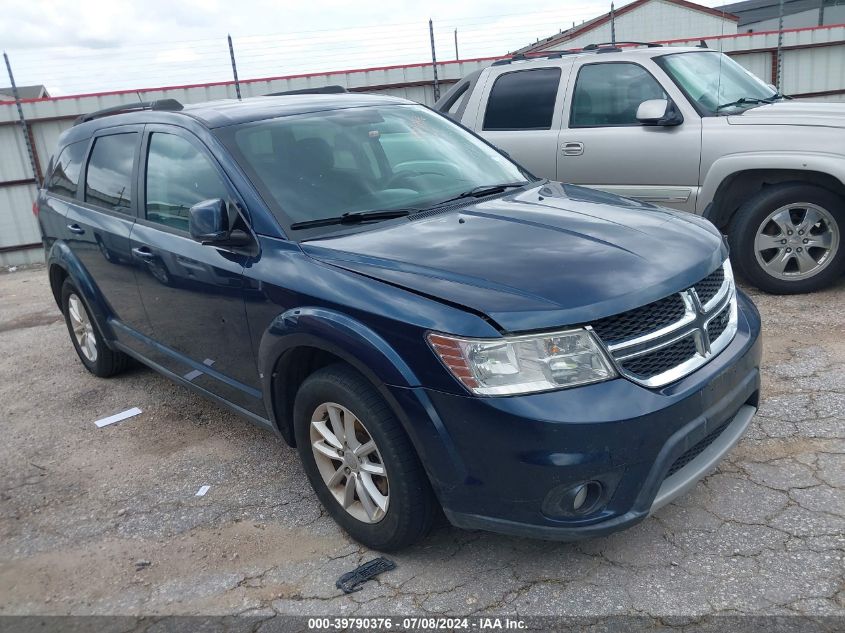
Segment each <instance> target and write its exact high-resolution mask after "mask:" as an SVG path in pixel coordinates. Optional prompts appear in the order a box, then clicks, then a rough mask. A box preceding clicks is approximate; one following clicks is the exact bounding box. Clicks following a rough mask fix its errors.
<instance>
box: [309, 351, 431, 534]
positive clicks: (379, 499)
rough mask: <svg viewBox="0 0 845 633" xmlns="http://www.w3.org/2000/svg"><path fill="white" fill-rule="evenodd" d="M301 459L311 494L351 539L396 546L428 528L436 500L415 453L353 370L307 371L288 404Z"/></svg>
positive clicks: (336, 367)
mask: <svg viewBox="0 0 845 633" xmlns="http://www.w3.org/2000/svg"><path fill="white" fill-rule="evenodd" d="M294 425H295V428H294V431H295V433H296V444H297V449H298V451H299V455H300V458H301V459H302V464H303V467H304V469H305V472H306V474H307V475H308V479H309V480H310V481H311V485H312V486H313V487H314V491H315V492H316V493H317V497H318V498H319V499H320V501H321V502H322V504H323V506H324V507H325V508H326V510H328V511H329V514H331V515H332V517H333V518H334V520H335V521H337V523H338V524H340V526H341V527H343V528H344V529H345V530H346V531H347V532H348V533H349V534H350V535H351V536H352V537H353V538H354V539H355V540H357V541H359V542H360V543H363V544H364V545H366V546H367V547H371V548H373V549H376V550H385V551H386V550H396V549H401V548H403V547H406V546H408V545H411V544H412V543H414V542H416V541H418V540H419V539H421V538H422V537H423V536H424V535H425V534H426V533H427V532H428V530H429V529H430V528H431V525H432V522H433V519H434V516H435V512H436V507H437V506H436V500H435V498H434V493H433V492H432V490H431V485H430V484H429V482H428V478H427V476H426V474H425V471H424V470H423V467H422V464H420V461H419V458H418V457H417V455H416V452H415V451H414V449H413V446H412V445H411V442H410V440H409V439H408V436H407V435H406V434H405V431H404V430H403V428H402V426H401V425H400V424H399V421H398V420H397V419H396V418H395V416H394V415H393V413H392V412H391V410H390V408H389V407H388V406H387V404H386V403H385V401H384V399H383V398H382V397H381V396H380V395H379V393H378V392H377V391H376V390H375V389H374V388H373V386H372V385H371V384H370V383H369V382H368V381H367V380H366V379H365V378H364V377H363V376H361V375H360V374H358V373H357V372H355V371H354V370H353V369H352V368H350V367H347V366H345V365H331V366H329V367H325V368H323V369H320V370H318V371H317V372H315V373H313V374H312V375H311V376H309V377H308V378H307V379H306V380H305V382H304V383H303V384H302V386H301V387H300V389H299V392H298V393H297V395H296V401H295V403H294Z"/></svg>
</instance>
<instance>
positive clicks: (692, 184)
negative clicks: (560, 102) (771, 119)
mask: <svg viewBox="0 0 845 633" xmlns="http://www.w3.org/2000/svg"><path fill="white" fill-rule="evenodd" d="M651 65H653V64H651ZM655 70H656V71H659V69H655ZM659 72H661V73H662V71H659ZM571 81H572V82H573V85H574V86H573V88H572V89H570V90H569V91H568V95H567V97H566V116H565V123H564V126H563V129H562V131H561V134H560V148H559V152H558V163H557V165H558V170H557V180H560V181H562V182H571V183H575V184H580V185H589V186H595V187H596V188H598V189H603V190H605V191H610V192H612V193H618V194H620V195H623V196H629V197H632V198H637V199H640V200H645V201H649V202H654V203H657V204H663V205H668V206H672V207H676V208H678V209H683V210H686V211H695V201H696V196H697V194H698V171H699V163H700V158H701V119H700V118H699V117H698V115H697V113H695V111H694V110H692V108H691V107H690V106H689V104H688V103H687V102H686V99H684V98H683V96H682V95H680V94H678V93H677V90H676V89H674V88H673V87H667V88H666V89H664V86H663V85H661V84H660V82H659V81H658V80H657V79H656V78H655V76H654V74H653V73H652V72H651V71H650V70H649V68H646V67H645V66H644V65H642V64H639V63H635V62H628V61H624V62H623V61H618V62H617V61H607V62H605V61H588V62H583V61H582V62H580V63H579V66H578V67H577V68H576V71H575V72H573V76H572V80H571ZM667 86H668V82H667ZM667 90H671V91H672V94H669V93H667ZM668 97H671V98H672V100H673V101H674V102H675V104H676V105H677V106H678V107H679V108H680V109H681V112H682V114H683V116H684V122H683V123H682V124H680V125H677V126H667V127H660V126H644V125H642V124H640V123H639V122H638V121H637V118H636V114H637V108H638V107H639V105H640V103H642V102H643V101H647V100H649V99H666V98H668Z"/></svg>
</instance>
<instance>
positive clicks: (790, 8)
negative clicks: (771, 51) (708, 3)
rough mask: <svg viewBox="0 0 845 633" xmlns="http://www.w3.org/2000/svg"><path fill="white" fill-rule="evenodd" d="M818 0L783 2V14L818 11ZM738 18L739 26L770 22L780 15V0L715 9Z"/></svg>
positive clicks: (748, 0) (747, 1) (759, 0)
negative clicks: (764, 21)
mask: <svg viewBox="0 0 845 633" xmlns="http://www.w3.org/2000/svg"><path fill="white" fill-rule="evenodd" d="M819 6H820V4H819V0H784V2H783V14H784V15H793V14H795V13H801V12H803V11H810V10H812V9H816V10H818V9H819ZM717 8H718V9H719V10H725V11H728V12H730V13H733V14H734V15H737V16H739V26H745V25H746V24H751V23H754V22H762V21H763V20H771V19H772V18H776V17H778V16H779V15H780V0H745V2H734V3H732V4H725V5H723V6H721V7H717Z"/></svg>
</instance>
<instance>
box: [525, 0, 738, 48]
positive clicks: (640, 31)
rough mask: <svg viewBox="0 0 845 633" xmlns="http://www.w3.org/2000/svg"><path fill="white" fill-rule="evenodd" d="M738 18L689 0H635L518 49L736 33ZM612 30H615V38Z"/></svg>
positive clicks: (654, 40) (577, 46)
mask: <svg viewBox="0 0 845 633" xmlns="http://www.w3.org/2000/svg"><path fill="white" fill-rule="evenodd" d="M611 17H612V19H611ZM738 21H739V18H738V17H737V16H735V15H731V14H730V13H727V12H725V11H721V10H717V9H710V8H708V7H704V6H701V5H700V4H695V3H693V2H688V1H687V0H635V2H631V3H630V4H626V5H624V6H622V7H619V8H617V9H616V10H614V11H613V14H612V16H611V13H610V12H608V13H605V14H604V15H600V16H598V17H597V18H593V19H592V20H587V21H586V22H584V23H583V24H579V25H577V26H573V27H572V28H570V29H567V30H565V31H561V32H560V33H558V34H557V35H551V36H549V37H547V38H545V39H542V40H539V41H537V42H535V43H534V44H530V45H529V46H525V47H524V48H521V49H519V50H518V51H516V52H518V53H531V52H538V51H545V50H565V49H575V48H583V47H584V46H586V45H587V44H595V43H598V42H610V41H613V40H615V41H617V42H619V41H623V40H628V41H634V42H656V41H660V40H668V39H677V38H689V37H701V36H702V35H733V34H735V33H736V32H737V27H736V25H737V22H738ZM612 30H615V32H616V33H615V35H616V37H615V38H614V37H613V34H612V32H611V31H612Z"/></svg>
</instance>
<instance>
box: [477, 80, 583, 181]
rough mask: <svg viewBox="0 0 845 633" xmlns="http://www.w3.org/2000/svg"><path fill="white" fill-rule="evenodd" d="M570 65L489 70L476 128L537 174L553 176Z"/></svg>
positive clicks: (544, 176)
mask: <svg viewBox="0 0 845 633" xmlns="http://www.w3.org/2000/svg"><path fill="white" fill-rule="evenodd" d="M570 69H571V65H569V64H567V65H563V66H560V65H549V66H532V67H531V68H523V69H520V68H518V67H514V66H512V65H507V66H502V67H500V68H495V69H494V71H492V72H491V73H490V74H489V75H488V76H487V82H486V85H485V86H484V88H483V94H482V97H481V105H480V108H479V111H478V113H477V119H476V124H475V126H474V128H475V129H476V130H477V131H478V132H479V133H480V134H481V135H482V136H483V137H484V138H485V139H487V140H488V141H490V142H491V143H493V144H494V145H496V146H498V147H499V148H501V149H503V150H505V151H506V152H507V153H508V154H510V156H511V158H513V159H514V160H515V161H516V162H518V163H519V164H521V165H522V166H524V167H526V168H527V169H528V170H529V171H531V172H532V173H533V174H535V175H536V176H540V177H543V178H551V179H554V178H555V175H556V169H557V151H558V135H559V133H560V126H561V121H562V116H561V111H562V109H563V107H562V105H561V104H562V103H563V96H564V92H565V86H566V83H567V80H568V78H569V77H568V76H569V72H570Z"/></svg>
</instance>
